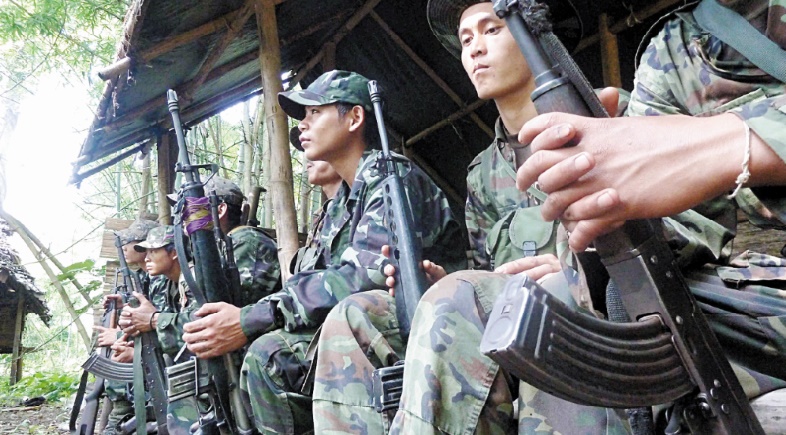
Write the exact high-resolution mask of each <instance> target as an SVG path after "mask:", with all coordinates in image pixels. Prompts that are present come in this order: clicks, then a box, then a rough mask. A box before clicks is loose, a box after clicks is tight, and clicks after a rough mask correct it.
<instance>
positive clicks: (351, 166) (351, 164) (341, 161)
mask: <svg viewBox="0 0 786 435" xmlns="http://www.w3.org/2000/svg"><path fill="white" fill-rule="evenodd" d="M344 150H345V151H344V153H342V154H341V156H340V157H339V158H336V159H332V160H329V161H328V163H330V165H331V166H333V169H335V170H336V172H337V173H338V175H339V176H341V179H342V180H344V181H346V182H347V184H349V185H350V186H351V185H352V182H353V181H355V172H357V169H358V162H360V158H361V157H362V156H363V152H364V151H365V150H366V144H365V143H364V142H363V141H360V140H355V141H354V142H353V143H350V144H348V145H347V147H346V148H344ZM334 193H335V192H334Z"/></svg>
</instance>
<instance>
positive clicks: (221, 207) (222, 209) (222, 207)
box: [218, 202, 227, 219]
mask: <svg viewBox="0 0 786 435" xmlns="http://www.w3.org/2000/svg"><path fill="white" fill-rule="evenodd" d="M226 214H227V203H225V202H222V203H221V204H218V218H219V219H221V218H222V217H224V216H226Z"/></svg>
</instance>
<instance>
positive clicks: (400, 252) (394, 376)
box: [368, 80, 428, 412]
mask: <svg viewBox="0 0 786 435" xmlns="http://www.w3.org/2000/svg"><path fill="white" fill-rule="evenodd" d="M368 92H369V95H370V96H371V103H372V104H373V105H374V116H375V117H376V118H377V127H378V129H379V138H380V142H381V144H382V153H381V154H380V156H379V159H378V160H377V168H378V170H379V171H380V173H381V174H383V175H384V176H385V179H384V181H383V182H382V193H383V195H384V202H385V218H384V220H385V222H386V223H387V225H388V235H389V245H390V251H391V252H390V262H391V264H393V265H394V266H395V267H396V273H397V275H398V276H396V287H395V298H396V319H397V320H398V325H399V332H400V334H401V337H402V338H403V339H404V340H406V339H407V338H408V337H409V332H410V329H411V325H412V318H413V317H415V309H416V308H417V305H418V301H420V298H421V297H422V296H423V293H425V292H426V290H427V289H428V284H427V281H426V276H425V274H424V273H423V269H422V267H421V261H423V254H422V245H421V241H420V238H418V237H417V236H416V235H415V233H414V232H413V231H412V228H413V227H414V218H413V215H412V209H411V207H410V204H409V198H407V194H406V192H405V190H404V183H403V182H402V181H401V175H400V174H399V173H398V169H397V166H398V162H399V161H402V160H401V159H397V158H396V157H394V156H393V155H392V154H391V152H390V146H389V145H388V134H387V128H386V127H385V120H384V118H383V116H382V115H383V114H382V95H381V93H380V90H379V87H378V86H377V82H376V81H374V80H372V81H370V82H369V83H368ZM409 164H411V163H409ZM403 363H404V362H403V361H399V362H398V363H396V365H394V366H393V367H384V368H381V369H377V370H374V372H373V373H372V379H373V395H374V407H375V408H376V410H377V411H379V412H382V411H385V410H388V409H391V408H395V407H397V406H398V403H399V399H400V397H401V388H402V379H403V375H404V364H403Z"/></svg>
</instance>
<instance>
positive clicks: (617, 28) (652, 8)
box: [573, 0, 683, 53]
mask: <svg viewBox="0 0 786 435" xmlns="http://www.w3.org/2000/svg"><path fill="white" fill-rule="evenodd" d="M682 2H683V0H658V1H656V2H653V3H651V4H650V5H649V6H647V7H645V8H643V9H642V10H640V11H638V12H635V13H634V15H635V16H636V18H637V19H638V20H640V21H644V20H646V19H648V18H650V17H652V16H653V15H657V14H660V13H661V12H663V10H665V9H668V8H671V7H673V6H675V5H676V4H678V3H682ZM629 18H630V17H626V18H625V19H622V20H619V21H617V22H616V23H614V24H613V25H611V26H610V27H609V30H610V31H611V33H613V34H615V35H616V34H617V33H620V32H622V31H623V30H627V29H629V28H631V27H632V26H631V25H630V23H629ZM598 42H600V35H599V34H597V33H596V34H594V35H591V36H587V37H586V38H584V39H582V40H581V41H579V45H578V46H577V47H576V49H575V50H573V53H578V52H580V51H582V50H584V49H586V48H588V47H590V46H592V45H595V44H597V43H598Z"/></svg>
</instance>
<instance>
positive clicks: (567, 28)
mask: <svg viewBox="0 0 786 435" xmlns="http://www.w3.org/2000/svg"><path fill="white" fill-rule="evenodd" d="M539 2H540V3H543V4H545V5H546V6H548V7H549V10H550V11H551V12H550V15H551V21H552V23H553V25H554V34H555V35H557V36H558V37H559V39H560V41H562V43H563V44H565V48H567V49H568V51H573V49H575V48H576V46H577V45H578V43H579V41H581V37H582V35H583V34H584V24H583V23H582V22H581V17H580V16H579V13H578V11H577V10H576V7H575V6H574V5H573V3H572V1H571V0H539ZM478 3H484V1H482V0H429V2H428V5H427V6H426V16H427V17H428V24H429V26H431V31H432V32H433V33H434V36H436V37H437V39H438V40H439V42H441V43H442V46H444V47H445V49H447V50H448V51H449V52H450V54H452V55H453V56H455V57H457V58H459V59H460V58H461V42H460V41H459V38H458V27H459V22H460V21H461V14H462V13H464V10H466V9H467V8H468V7H470V6H472V5H474V4H478Z"/></svg>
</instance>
